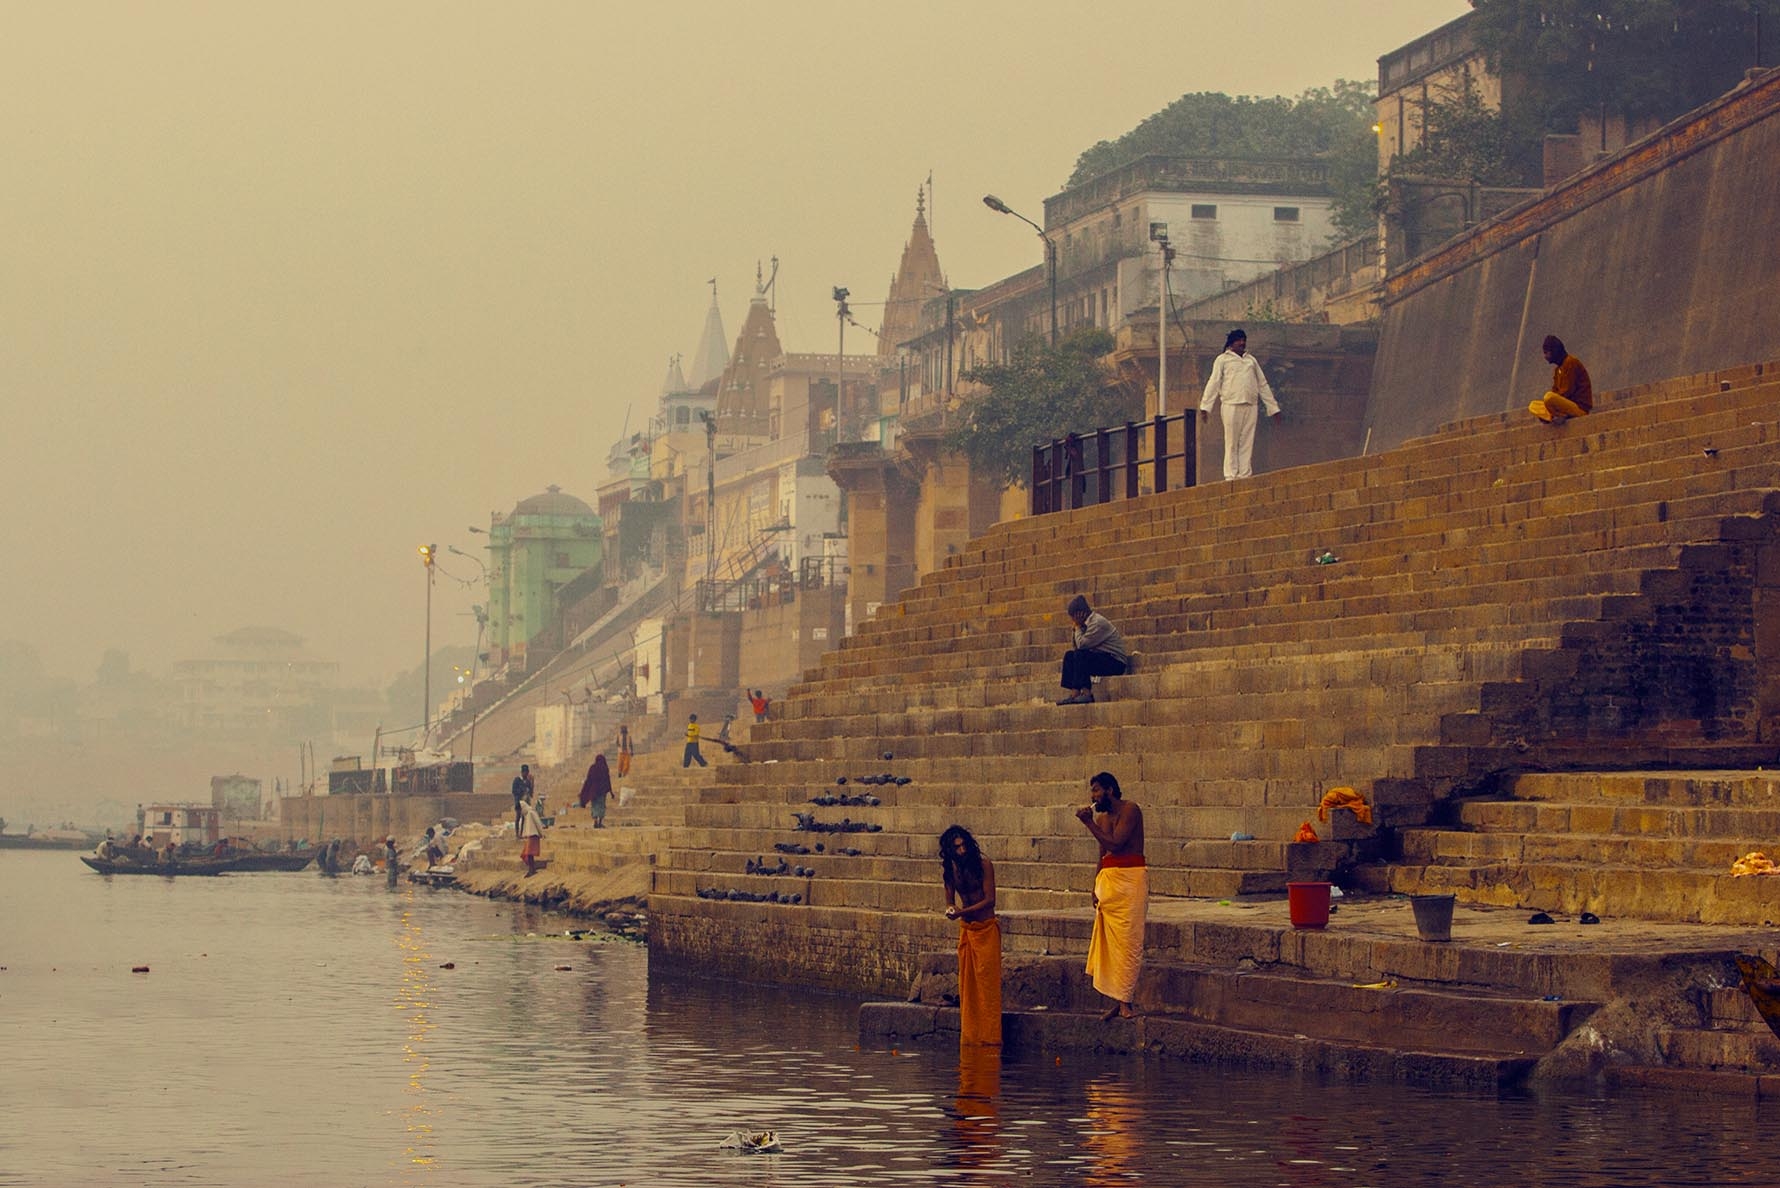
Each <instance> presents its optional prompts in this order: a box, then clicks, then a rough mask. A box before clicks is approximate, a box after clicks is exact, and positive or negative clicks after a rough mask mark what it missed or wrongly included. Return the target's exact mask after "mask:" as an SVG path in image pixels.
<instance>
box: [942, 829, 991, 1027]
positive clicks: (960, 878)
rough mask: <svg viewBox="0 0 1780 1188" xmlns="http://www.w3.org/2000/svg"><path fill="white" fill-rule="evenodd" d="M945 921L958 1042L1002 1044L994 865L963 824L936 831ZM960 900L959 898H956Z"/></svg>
mask: <svg viewBox="0 0 1780 1188" xmlns="http://www.w3.org/2000/svg"><path fill="white" fill-rule="evenodd" d="M939 864H940V873H941V875H942V876H943V877H944V879H945V884H946V919H948V920H956V921H958V1042H959V1043H960V1044H962V1045H965V1046H970V1045H973V1044H992V1045H995V1046H997V1047H999V1046H1000V1044H1001V922H1000V921H998V920H997V919H996V918H995V864H994V863H993V862H991V861H989V860H988V859H987V858H985V857H983V851H982V850H981V849H980V848H979V847H978V846H977V839H976V838H974V837H972V836H971V833H970V830H968V829H966V828H964V826H962V825H954V826H952V827H951V828H950V829H947V830H946V831H945V832H944V833H942V834H940V835H939ZM960 901H962V902H960Z"/></svg>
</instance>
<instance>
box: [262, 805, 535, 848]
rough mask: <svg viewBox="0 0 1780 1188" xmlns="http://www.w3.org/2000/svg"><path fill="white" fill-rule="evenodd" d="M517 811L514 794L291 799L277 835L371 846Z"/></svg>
mask: <svg viewBox="0 0 1780 1188" xmlns="http://www.w3.org/2000/svg"><path fill="white" fill-rule="evenodd" d="M512 812H513V798H512V796H511V794H470V793H458V794H452V795H445V796H378V795H366V796H291V797H287V798H285V799H283V800H280V801H278V826H277V833H276V835H275V836H277V837H279V838H281V839H283V840H286V841H299V840H302V839H305V838H306V839H308V840H309V841H311V842H319V841H322V840H323V839H325V838H335V837H338V838H344V839H345V840H346V841H348V842H351V843H353V844H356V845H361V846H369V845H371V844H373V843H375V842H380V841H382V840H383V839H384V838H386V837H391V836H394V837H396V838H398V839H399V838H407V837H413V836H414V835H415V834H418V833H422V832H424V831H425V830H426V827H427V826H428V825H431V824H433V823H434V822H435V821H438V820H439V819H440V818H441V817H456V818H457V819H458V820H459V821H504V820H506V819H507V817H508V816H510V815H511V814H512Z"/></svg>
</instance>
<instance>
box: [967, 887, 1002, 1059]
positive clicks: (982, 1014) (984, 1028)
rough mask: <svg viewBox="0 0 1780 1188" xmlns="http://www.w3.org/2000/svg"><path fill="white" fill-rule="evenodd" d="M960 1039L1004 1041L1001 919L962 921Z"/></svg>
mask: <svg viewBox="0 0 1780 1188" xmlns="http://www.w3.org/2000/svg"><path fill="white" fill-rule="evenodd" d="M958 1042H959V1043H961V1044H1000V1043H1001V922H1000V921H999V920H997V919H995V918H994V917H993V916H991V917H990V918H989V919H987V920H965V921H961V922H960V923H959V925H958Z"/></svg>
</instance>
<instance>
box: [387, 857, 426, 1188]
mask: <svg viewBox="0 0 1780 1188" xmlns="http://www.w3.org/2000/svg"><path fill="white" fill-rule="evenodd" d="M398 890H400V891H401V893H402V895H403V896H404V898H406V899H409V900H412V899H413V897H414V894H415V891H414V888H413V887H412V886H410V887H408V888H406V889H401V888H398ZM396 947H397V948H399V949H400V950H401V951H402V980H401V982H400V984H399V985H398V987H397V989H396V997H395V1004H394V1005H395V1009H396V1010H397V1011H398V1012H401V1013H402V1014H403V1016H404V1017H405V1018H406V1019H407V1020H408V1023H409V1024H410V1026H411V1028H412V1030H410V1031H409V1032H408V1035H407V1037H406V1039H405V1041H404V1042H403V1044H402V1063H403V1064H405V1065H407V1068H408V1089H407V1092H408V1095H409V1096H410V1097H411V1098H412V1101H411V1102H410V1103H409V1104H408V1105H407V1106H406V1107H404V1108H403V1109H402V1111H401V1114H402V1122H403V1126H404V1129H405V1131H406V1143H405V1146H404V1147H403V1150H402V1158H401V1161H400V1163H399V1166H402V1167H403V1168H404V1170H406V1171H408V1172H409V1173H410V1175H409V1177H408V1178H409V1179H417V1178H419V1177H418V1176H417V1175H414V1174H413V1173H415V1172H417V1171H421V1170H423V1169H426V1168H428V1167H430V1166H431V1164H432V1162H433V1124H432V1110H431V1108H429V1107H428V1105H427V1099H426V1074H427V1069H428V1068H429V1067H431V1066H430V1065H429V1064H428V1062H427V1053H426V1041H427V1032H429V1031H431V1030H432V1029H433V1024H432V1022H431V1021H430V1020H429V1019H428V1018H427V1014H426V1012H427V1008H428V1007H429V1006H430V1005H431V1004H430V1003H428V1002H427V961H428V959H429V958H430V957H431V956H432V954H431V953H428V952H427V950H426V942H425V940H424V938H423V937H422V936H421V930H420V920H419V918H418V916H417V914H416V913H415V911H414V908H413V906H412V904H409V905H408V906H406V907H405V908H404V909H403V911H402V928H401V931H400V932H399V933H397V934H396Z"/></svg>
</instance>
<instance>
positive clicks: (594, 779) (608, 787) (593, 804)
mask: <svg viewBox="0 0 1780 1188" xmlns="http://www.w3.org/2000/svg"><path fill="white" fill-rule="evenodd" d="M610 795H612V772H611V769H610V768H608V767H607V766H606V756H605V754H604V752H602V753H600V754H598V755H595V756H594V757H593V766H592V767H589V768H588V769H587V778H586V779H585V780H583V781H582V782H581V800H580V805H581V807H582V808H584V809H588V810H589V811H590V812H591V813H592V814H593V827H594V828H595V829H604V828H605V827H606V798H607V797H608V796H610Z"/></svg>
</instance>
